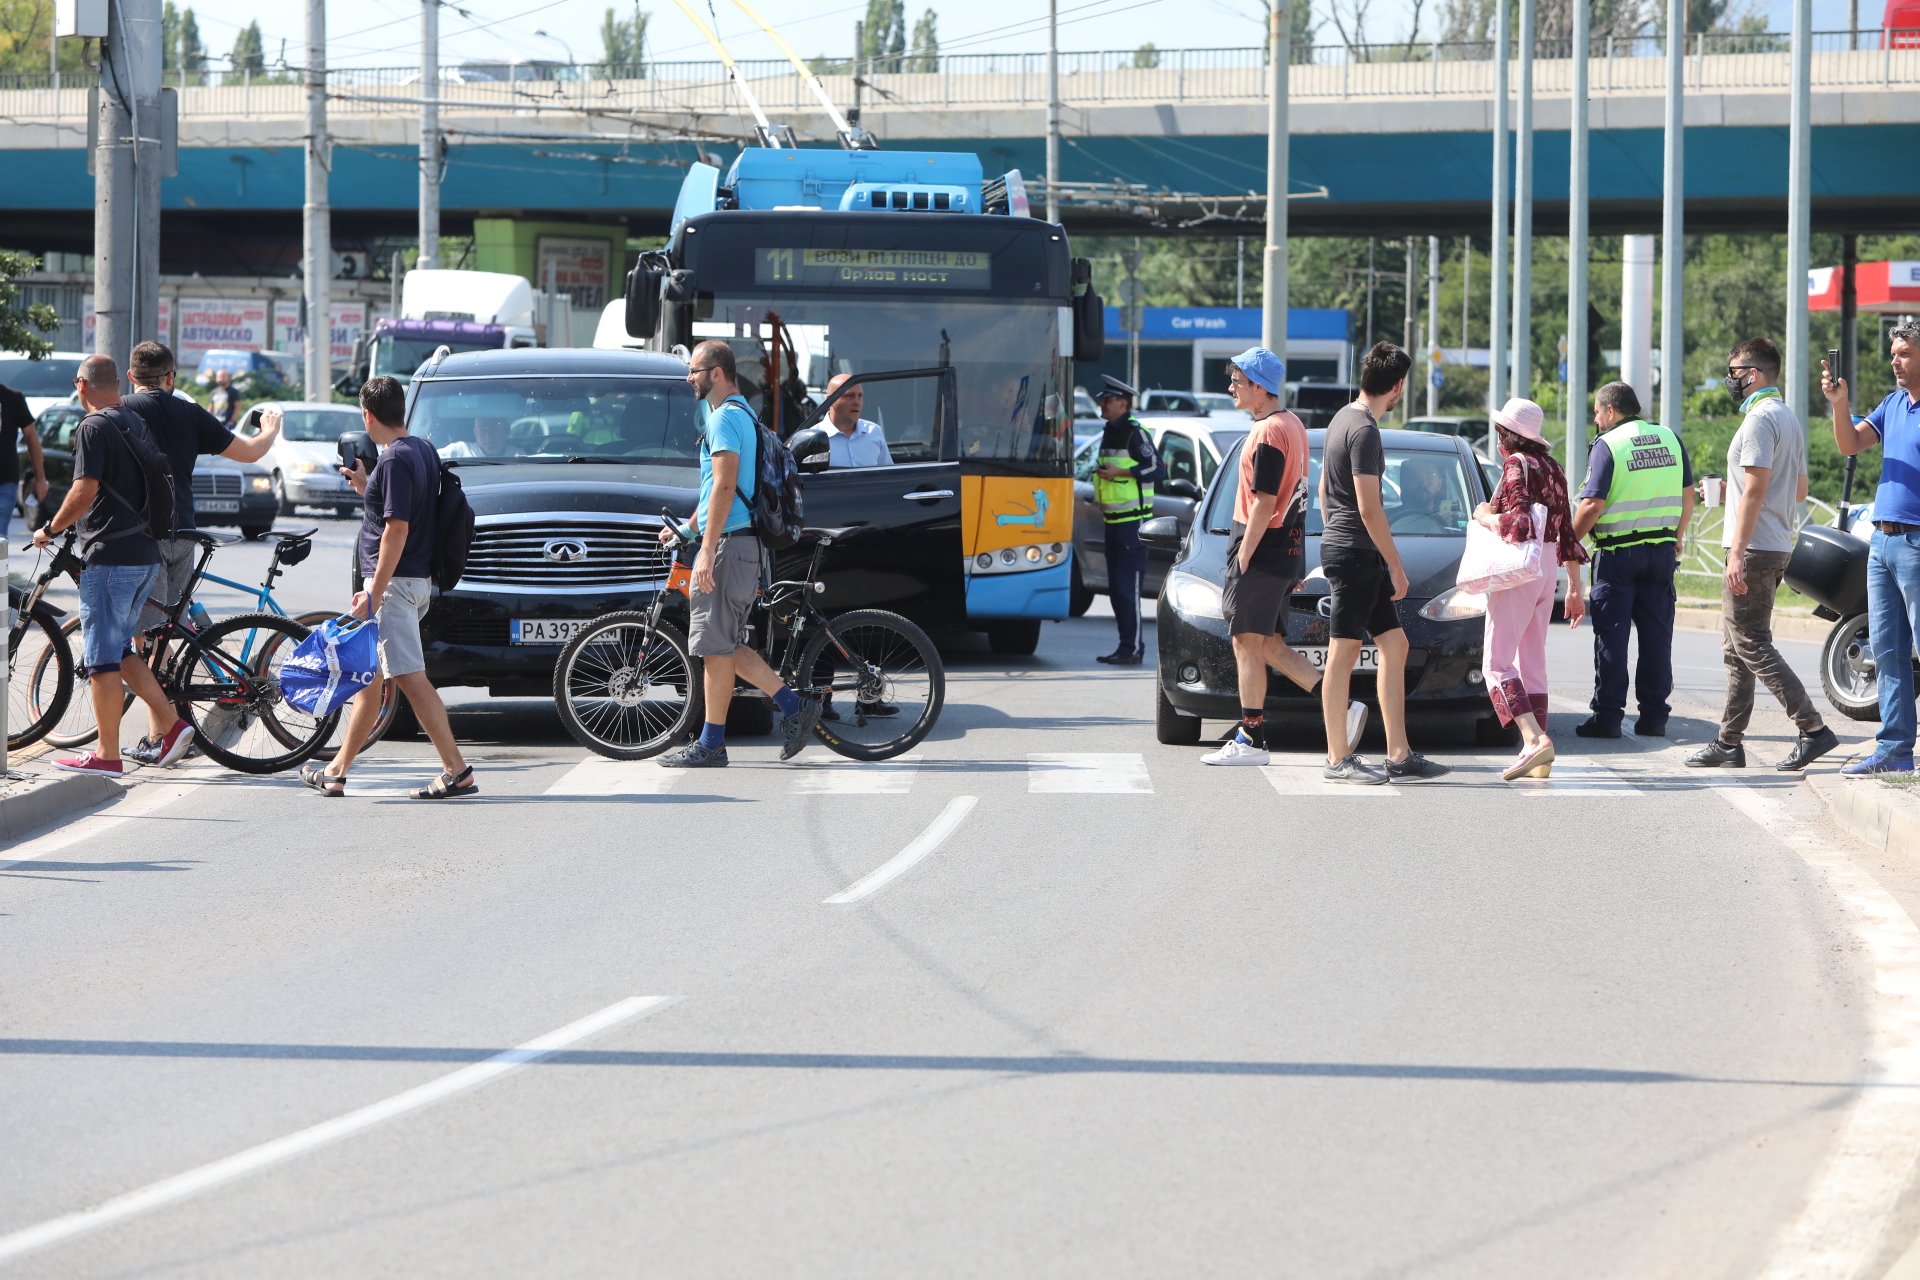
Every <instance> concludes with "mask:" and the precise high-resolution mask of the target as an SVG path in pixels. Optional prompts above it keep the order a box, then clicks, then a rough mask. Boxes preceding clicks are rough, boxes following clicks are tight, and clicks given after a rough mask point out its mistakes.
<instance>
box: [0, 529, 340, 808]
mask: <svg viewBox="0 0 1920 1280" xmlns="http://www.w3.org/2000/svg"><path fill="white" fill-rule="evenodd" d="M74 536H75V535H74V532H73V531H71V530H70V531H69V532H68V533H67V535H66V537H65V538H64V539H63V540H62V541H61V543H60V545H59V547H58V548H57V550H56V551H55V554H54V556H53V559H52V560H51V561H50V562H49V564H48V566H47V568H46V570H45V571H44V572H43V573H42V574H41V576H40V579H39V580H38V582H37V583H36V584H35V588H34V591H33V592H32V593H31V594H30V596H29V601H30V603H31V604H32V605H38V604H39V603H40V597H41V596H42V595H44V594H45V591H46V588H47V586H48V585H49V584H50V583H51V582H52V581H53V579H54V578H56V577H58V576H59V575H60V574H62V573H72V574H74V575H75V576H76V577H78V573H79V570H80V568H82V567H83V566H82V565H81V563H80V561H79V559H78V558H77V557H76V556H74V555H73V543H74ZM179 536H180V537H182V538H186V539H189V540H191V541H194V542H197V543H198V544H199V545H200V558H199V561H198V563H197V564H196V565H195V567H194V571H193V574H192V576H191V577H189V578H188V580H187V586H186V589H185V590H184V591H182V592H181V594H180V598H179V600H177V601H175V602H174V603H173V604H171V605H166V604H163V603H162V602H160V601H157V600H149V601H148V603H150V604H152V605H154V606H155V607H156V608H158V609H160V610H161V612H162V614H163V615H164V620H163V621H162V622H161V623H160V624H159V625H158V626H154V627H149V628H147V630H146V631H145V632H144V633H143V634H144V635H145V636H146V638H147V639H148V640H149V641H150V642H151V643H150V644H149V645H148V648H147V663H148V666H149V667H150V668H151V669H152V671H153V673H154V677H155V678H156V679H157V680H158V681H159V682H160V687H161V689H162V691H163V692H164V693H165V694H166V696H167V700H168V701H169V702H171V703H172V704H173V705H174V706H175V707H176V708H178V710H179V713H180V715H181V716H183V717H184V718H185V719H186V720H187V722H188V723H189V724H191V725H192V726H193V727H194V735H195V737H194V740H195V742H196V743H197V744H198V746H199V747H200V749H201V751H203V752H204V753H205V754H206V755H207V756H208V758H210V759H212V760H214V761H215V762H216V763H219V764H222V765H225V766H226V767H228V768H229V769H235V770H238V771H240V772H242V773H276V772H278V771H280V770H282V769H289V768H292V767H293V766H295V765H297V764H300V763H301V762H302V761H305V760H307V759H308V758H310V757H311V756H312V755H313V753H314V752H315V751H317V750H318V749H319V748H320V746H321V745H322V744H323V743H324V742H325V740H326V739H327V737H328V736H329V735H330V734H331V733H332V731H333V729H334V726H335V724H336V723H337V721H338V719H339V713H338V712H337V711H336V712H333V713H330V714H328V715H326V716H319V717H316V716H312V715H310V714H308V713H306V712H304V711H301V710H300V709H299V708H297V707H294V706H292V705H291V704H289V703H287V702H286V701H285V700H284V699H282V698H281V697H280V686H279V679H278V674H277V673H278V667H277V665H275V664H273V663H271V662H270V661H269V658H270V657H271V656H272V655H271V653H270V652H269V648H268V647H269V646H272V647H273V648H274V649H279V648H280V647H281V646H283V645H284V646H286V647H285V648H284V650H283V651H284V652H285V653H291V652H292V647H291V646H292V645H295V644H298V643H299V642H300V641H301V640H303V639H305V638H306V636H307V631H308V629H307V627H306V626H305V625H304V624H302V623H300V622H298V621H296V620H294V619H292V618H289V617H287V616H285V615H284V614H280V613H268V612H264V611H259V612H251V613H239V614H235V615H233V616H232V617H228V618H222V619H220V620H219V621H218V622H214V623H211V624H210V625H207V626H203V627H199V628H195V627H194V626H192V625H191V624H190V623H188V622H186V621H183V618H184V617H185V615H186V614H187V612H188V609H189V607H190V602H191V600H192V598H193V590H194V588H195V587H196V586H198V585H199V584H200V582H201V580H202V578H203V577H204V576H205V575H206V569H207V563H208V562H209V561H210V560H211V559H212V558H213V553H214V552H215V551H217V550H218V549H219V548H221V547H225V546H231V545H233V544H234V543H236V542H239V541H241V539H239V538H220V537H216V536H215V535H213V534H209V533H203V532H201V531H198V530H184V531H182V532H181V533H180V535H179ZM276 550H277V549H276ZM43 612H44V611H43V610H35V611H34V612H33V613H32V614H31V615H30V616H43ZM42 634H43V635H45V634H46V633H45V631H44V629H43V632H42ZM256 644H261V645H262V652H261V654H260V655H258V656H253V650H254V646H255V645H256ZM48 645H49V647H50V648H53V647H55V646H56V641H54V640H53V639H51V638H49V639H48ZM62 653H64V655H65V656H64V658H62V657H61V656H60V654H62ZM50 660H51V661H52V663H53V670H54V671H55V672H56V673H59V672H64V676H62V675H60V674H55V675H54V677H53V680H54V686H53V688H51V689H49V690H45V691H44V693H45V696H44V702H41V701H37V700H36V699H37V698H38V697H39V694H38V692H37V690H39V688H40V686H41V685H43V683H44V681H43V680H41V679H39V678H36V679H35V680H34V681H33V682H32V684H30V685H29V689H28V705H29V708H30V709H32V710H35V711H37V712H38V714H39V719H37V720H36V721H35V722H34V723H35V724H39V725H42V726H44V725H46V724H51V723H52V721H53V720H55V719H57V717H58V714H59V712H60V711H64V710H65V707H66V705H67V704H68V703H69V702H70V701H71V700H72V695H73V684H74V677H73V655H72V651H71V649H70V648H69V647H68V645H67V637H66V635H65V634H64V629H63V630H62V631H61V632H60V633H59V634H58V640H57V652H54V653H53V654H52V655H51V659H50ZM48 661H49V657H48V655H44V654H43V655H41V657H40V658H39V659H37V660H36V662H35V663H34V667H35V670H36V676H38V674H39V673H41V672H44V671H46V670H47V664H48ZM18 671H19V667H18V666H17V665H16V666H15V667H14V673H17V672H18ZM16 683H17V681H16V680H14V679H13V678H11V676H10V678H9V681H8V684H9V700H10V702H11V700H12V698H13V696H14V695H13V687H14V685H15V684H16ZM88 701H89V702H90V701H91V700H90V699H88ZM56 708H57V710H56ZM42 732H43V733H44V727H42ZM98 733H99V729H98V727H97V726H94V727H91V728H90V729H89V730H88V737H87V739H86V740H89V741H90V740H91V739H92V737H94V736H97V735H98ZM46 736H48V737H49V738H51V737H52V735H51V734H46ZM76 745H77V744H76Z"/></svg>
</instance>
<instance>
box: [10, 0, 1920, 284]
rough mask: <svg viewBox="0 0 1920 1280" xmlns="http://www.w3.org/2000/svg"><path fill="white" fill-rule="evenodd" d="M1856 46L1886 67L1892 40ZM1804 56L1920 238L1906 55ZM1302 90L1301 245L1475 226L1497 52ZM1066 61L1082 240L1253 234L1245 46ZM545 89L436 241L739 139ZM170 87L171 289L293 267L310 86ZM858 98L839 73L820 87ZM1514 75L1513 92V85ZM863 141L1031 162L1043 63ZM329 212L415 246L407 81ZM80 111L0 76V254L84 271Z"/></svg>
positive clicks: (1776, 172) (347, 80)
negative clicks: (1327, 237) (1313, 239)
mask: <svg viewBox="0 0 1920 1280" xmlns="http://www.w3.org/2000/svg"><path fill="white" fill-rule="evenodd" d="M1864 42H1865V43H1866V44H1868V45H1874V44H1877V42H1878V33H1868V34H1867V35H1866V36H1865V37H1864ZM1848 43H1849V42H1848V40H1847V37H1846V36H1845V33H1837V34H1836V33H1829V34H1826V35H1823V36H1821V37H1820V38H1819V41H1818V48H1817V51H1816V53H1815V55H1814V59H1813V63H1814V145H1813V190H1814V215H1815V223H1816V226H1817V227H1819V228H1821V229H1827V230H1856V231H1866V230H1881V229H1912V228H1915V227H1916V226H1920V169H1916V167H1915V166H1914V165H1913V164H1912V163H1911V162H1910V158H1911V157H1912V156H1914V155H1916V154H1920V94H1917V93H1915V89H1916V88H1917V87H1920V48H1916V49H1902V48H1895V49H1890V50H1880V49H1878V48H1872V47H1868V48H1861V49H1857V50H1855V49H1849V48H1846V47H1845V46H1846V45H1847V44H1848ZM1784 47H1785V42H1784V38H1780V37H1765V36H1762V37H1740V38H1738V41H1737V42H1736V41H1724V40H1723V41H1720V42H1718V43H1709V42H1708V41H1707V40H1705V39H1703V40H1702V41H1700V42H1699V43H1698V44H1697V45H1696V49H1695V51H1694V52H1693V53H1692V54H1691V56H1690V57H1689V59H1688V64H1687V65H1688V90H1689V96H1688V100H1687V124H1688V148H1687V153H1688V164H1687V198H1688V208H1687V215H1688V226H1689V228H1690V229H1693V230H1702V231H1704V230H1715V229H1720V230H1771V229H1780V228H1783V227H1784V225H1785V208H1786V167H1787V105H1788V104H1787V93H1786V87H1787V76H1788V54H1787V53H1786V52H1785V51H1784ZM1606 52H1607V56H1595V57H1594V58H1592V60H1591V62H1590V66H1589V79H1590V82H1591V84H1592V100H1591V102H1590V103H1589V106H1588V109H1589V112H1590V122H1591V125H1592V128H1593V135H1592V146H1593V167H1592V175H1593V176H1592V198H1593V228H1594V231H1595V232H1596V233H1619V232H1626V231H1652V230H1655V229H1657V219H1658V210H1659V200H1660V170H1661V164H1660V147H1661V133H1660V122H1661V111H1662V106H1661V93H1662V82H1661V77H1662V74H1663V59H1661V58H1660V57H1659V56H1657V55H1658V49H1657V47H1656V45H1655V44H1654V42H1652V41H1638V42H1626V41H1622V42H1620V43H1619V44H1618V45H1616V46H1612V47H1610V48H1609V49H1608V50H1607V51H1606ZM1300 53H1301V54H1302V55H1304V56H1306V57H1309V58H1311V59H1313V60H1312V61H1311V62H1306V63H1303V64H1301V65H1295V66H1293V67H1292V68H1291V80H1292V93H1291V96H1292V100H1293V107H1292V114H1291V120H1292V128H1293V146H1292V155H1293V178H1294V184H1293V185H1294V191H1295V193H1296V198H1295V199H1294V200H1293V201H1292V206H1291V215H1292V226H1293V229H1294V232H1295V233H1296V234H1301V235H1315V234H1353V233H1356V232H1359V233H1369V232H1378V233H1382V234H1395V233H1408V232H1414V233H1423V234H1424V233H1440V234H1448V233H1451V234H1458V233H1462V232H1479V231H1483V230H1484V229H1485V227H1486V225H1487V222H1488V220H1489V217H1490V210H1489V207H1488V200H1487V191H1488V187H1489V182H1490V171H1491V161H1490V156H1489V152H1490V150H1491V148H1490V142H1489V136H1488V135H1489V130H1490V129H1491V123H1492V113H1493V104H1492V96H1491V85H1492V79H1493V66H1492V63H1491V62H1490V61H1489V60H1488V58H1487V55H1486V51H1485V49H1484V48H1478V49H1476V48H1473V47H1464V46H1413V47H1411V48H1410V49H1408V48H1402V47H1394V48H1392V49H1390V50H1389V49H1378V48H1376V49H1371V50H1362V51H1358V53H1359V54H1360V55H1363V56H1362V57H1356V56H1354V55H1353V53H1352V52H1350V51H1348V50H1344V49H1326V48H1321V49H1314V50H1303V51H1300ZM1158 56H1159V65H1157V66H1153V67H1137V66H1134V65H1131V64H1132V62H1133V60H1134V54H1133V53H1131V52H1108V53H1088V54H1068V55H1063V75H1062V77H1061V88H1062V98H1063V100H1064V101H1065V104H1066V110H1065V119H1066V144H1065V146H1064V147H1063V148H1062V178H1063V180H1064V181H1065V182H1068V183H1073V184H1086V185H1084V186H1076V187H1075V189H1074V190H1073V191H1072V192H1070V193H1069V197H1070V198H1069V199H1068V200H1067V202H1066V204H1065V209H1066V213H1065V215H1064V216H1065V219H1066V221H1067V223H1068V225H1069V226H1072V227H1074V228H1075V229H1078V230H1085V231H1095V230H1098V231H1129V232H1132V231H1144V230H1154V231H1157V232H1159V233H1161V234H1164V233H1166V232H1167V231H1179V232H1188V233H1193V234H1249V233H1253V229H1254V228H1255V227H1257V226H1258V224H1259V222H1260V221H1261V220H1262V217H1263V208H1262V205H1261V203H1260V201H1259V200H1258V198H1249V197H1250V193H1253V192H1257V191H1260V190H1262V189H1263V188H1264V183H1265V172H1264V164H1265V160H1264V148H1265V143H1264V105H1263V94H1264V84H1265V72H1264V69H1263V67H1262V66H1261V50H1259V49H1211V50H1166V51H1162V52H1161V53H1160V54H1159V55H1158ZM743 66H744V67H745V70H746V73H747V75H748V77H749V83H750V84H751V85H752V87H753V88H754V89H755V91H756V93H757V94H758V95H759V96H760V97H761V100H762V102H763V103H764V104H765V105H766V107H767V110H768V112H769V114H770V115H772V116H773V117H774V118H775V119H776V120H779V121H783V122H787V123H790V124H792V125H793V126H794V128H795V129H796V130H797V131H798V132H799V133H800V135H801V137H802V138H803V139H807V140H810V141H811V144H812V145H818V146H826V145H830V144H831V138H832V132H831V128H830V126H829V124H828V122H827V120H826V119H825V117H824V115H823V114H822V113H820V111H819V110H818V107H817V104H812V101H811V99H810V98H808V97H807V96H806V95H805V93H804V90H803V88H802V86H801V85H800V83H799V81H798V79H797V78H796V77H794V76H793V74H792V72H791V70H790V68H788V67H786V65H785V64H784V63H777V64H776V63H766V64H743ZM1571 68H1572V63H1571V61H1570V60H1569V59H1568V58H1566V57H1559V58H1541V59H1540V60H1538V61H1537V62H1536V64H1535V86H1536V88H1535V100H1536V104H1537V105H1536V120H1537V125H1538V130H1539V132H1538V135H1537V138H1536V143H1535V147H1536V166H1535V167H1536V174H1537V178H1536V185H1535V191H1534V195H1535V199H1536V201H1537V204H1536V214H1535V217H1536V225H1537V227H1538V229H1539V230H1540V232H1541V233H1543V234H1553V233H1554V232H1555V231H1556V230H1557V229H1558V228H1560V227H1563V226H1564V216H1565V215H1564V209H1565V205H1564V201H1565V198H1566V182H1567V166H1566V143H1567V132H1566V131H1567V127H1568V122H1569V119H1570V116H1569V104H1568V101H1567V97H1566V94H1567V85H1568V84H1569V83H1570V79H1571ZM560 74H561V75H562V76H570V77H572V78H556V79H550V80H535V81H521V82H517V83H507V82H501V81H491V82H484V81H483V82H474V83H450V84H446V85H444V86H443V87H442V98H443V105H442V108H441V120H442V124H443V127H444V129H445V132H446V135H447V143H448V147H447V152H446V168H445V180H444V187H443V204H444V207H445V210H446V213H445V223H446V227H447V230H448V231H449V232H454V233H458V232H460V231H462V230H464V229H465V228H466V227H467V226H469V225H470V223H471V220H472V219H473V218H475V217H477V216H486V217H503V216H504V217H525V218H530V219H550V220H551V219H557V220H569V219H585V220H591V221H594V222H599V223H606V222H624V223H625V224H626V226H627V227H628V229H629V231H630V232H631V233H633V234H657V233H659V232H661V231H663V230H664V228H665V223H666V218H667V213H668V210H669V209H670V208H671V205H672V202H673V195H674V192H675V191H676V189H677V187H678V183H679V180H680V173H681V168H682V166H683V165H684V164H685V163H686V162H687V161H688V160H690V159H692V158H694V157H695V156H696V155H697V154H698V153H699V152H701V151H706V152H710V153H713V154H715V155H718V156H719V157H721V158H722V159H724V158H726V157H728V156H730V155H731V153H732V151H733V150H734V149H735V147H736V146H737V140H738V139H740V138H743V137H745V136H746V135H747V134H748V132H749V123H750V122H749V118H748V117H747V116H746V114H745V112H744V110H743V108H742V106H741V104H740V103H739V101H738V98H737V95H736V93H735V91H734V90H733V89H732V87H731V86H729V85H728V84H727V83H726V80H725V78H724V75H723V73H722V68H721V67H720V66H719V64H717V63H715V64H699V63H682V64H655V65H652V66H649V67H647V68H646V69H645V74H644V75H636V74H631V73H628V72H625V71H616V72H615V74H613V75H611V76H609V75H608V74H607V69H604V68H597V67H587V68H577V69H576V68H563V69H561V73H560ZM214 78H215V79H218V80H221V81H222V83H217V84H198V83H188V84H185V85H183V86H182V87H181V88H180V89H179V94H180V116H181V119H180V133H181V144H182V145H181V153H180V172H179V176H177V177H175V178H171V179H168V180H167V181H166V183H165V185H164V207H165V212H164V215H163V217H164V221H165V248H164V252H165V254H166V258H167V268H166V269H167V270H169V271H207V272H210V273H211V272H218V273H220V274H232V273H237V272H248V273H262V274H265V273H273V272H281V271H285V270H288V269H290V268H291V267H292V266H293V265H294V264H295V263H296V262H297V260H298V245H299V209H300V204H301V199H302V135H303V132H304V116H303V105H304V104H303V95H304V90H303V88H302V86H300V85H299V84H298V83H294V81H295V80H297V78H298V77H297V74H281V75H278V76H267V77H264V78H262V79H261V80H259V81H253V80H251V79H250V78H248V79H245V80H242V79H236V78H235V77H232V76H220V77H214ZM825 79H826V83H827V88H828V91H829V92H830V93H831V94H833V96H834V97H835V99H836V101H838V102H841V103H843V104H844V103H851V102H852V101H853V99H854V90H853V83H852V79H851V77H849V76H847V75H828V76H826V77H825ZM1516 79H1517V77H1516ZM868 80H869V82H870V84H871V87H870V88H868V89H866V90H865V93H864V97H865V99H866V101H865V103H864V107H865V123H866V124H867V126H868V127H869V128H871V129H872V130H873V131H874V132H875V133H876V134H878V135H879V136H880V137H881V138H882V139H883V140H884V143H885V145H886V146H888V147H889V148H900V147H910V148H928V149H940V150H972V151H977V152H979V153H980V154H981V155H982V157H983V159H984V160H985V161H986V163H987V166H988V169H989V171H997V170H1000V169H1004V168H1019V169H1021V170H1022V172H1023V173H1026V174H1028V175H1035V176H1037V175H1038V174H1039V173H1040V172H1041V171H1042V169H1043V160H1042V155H1043V148H1044V142H1043V129H1044V118H1045V96H1044V95H1045V84H1046V79H1045V75H1044V64H1043V59H1041V58H1040V57H1038V56H1006V55H979V56H958V57H948V58H945V59H943V60H942V63H941V69H940V70H939V71H922V72H897V73H888V74H877V75H872V76H869V77H868ZM330 88H331V90H332V92H333V94H334V95H335V96H334V99H333V102H332V104H331V112H332V115H331V119H330V126H329V127H330V131H331V132H332V134H333V136H334V138H335V140H336V150H335V153H334V157H335V162H334V177H333V185H332V200H333V204H334V209H335V214H334V226H335V233H336V239H337V241H338V242H340V243H341V244H342V245H347V244H350V243H352V242H355V241H356V240H358V241H361V242H370V241H372V240H374V239H376V238H378V237H381V236H395V237H402V236H406V235H410V234H411V232H412V229H413V225H414V221H413V220H414V213H413V206H414V199H415V165H416V157H417V152H418V131H417V110H418V108H417V106H416V105H415V104H416V102H417V99H418V95H419V87H418V78H417V73H415V72H412V71H411V70H408V69H397V70H379V69H373V70H368V69H349V70H342V71H337V72H335V73H333V74H332V75H331V77H330ZM86 99H87V88H86V85H85V84H84V83H80V84H76V83H75V82H74V80H73V78H72V77H68V78H67V80H66V82H65V83H63V85H62V87H61V88H60V89H58V90H57V91H56V90H54V89H53V88H51V87H50V85H49V83H48V81H47V77H45V76H39V77H25V76H13V77H6V78H4V79H0V152H4V154H5V158H4V160H0V164H3V165H4V167H5V170H6V172H7V175H8V180H7V181H6V182H5V183H4V184H0V243H4V244H8V245H10V246H16V247H20V248H27V249H34V250H57V251H65V252H86V251H88V249H89V248H90V244H91V233H92V223H91V216H90V211H91V208H92V202H93V182H92V179H91V177H90V176H89V175H88V174H87V172H86V162H85V155H84V145H85V114H86Z"/></svg>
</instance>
